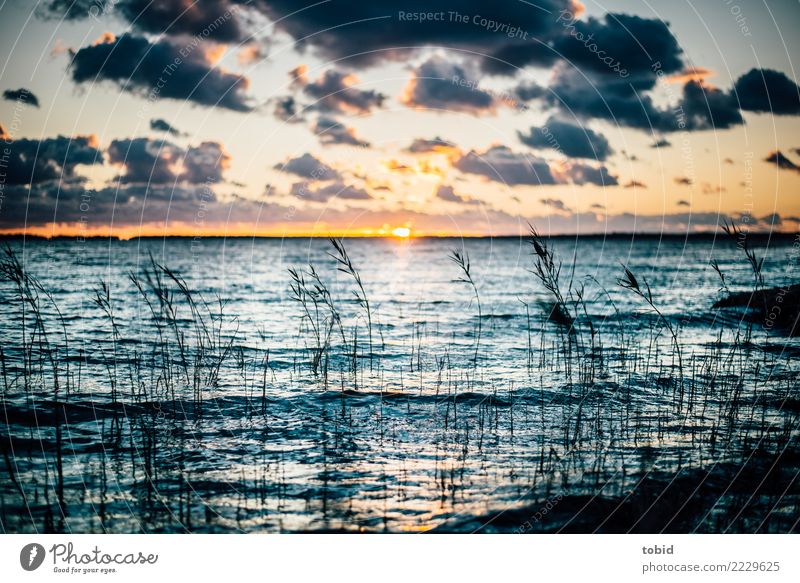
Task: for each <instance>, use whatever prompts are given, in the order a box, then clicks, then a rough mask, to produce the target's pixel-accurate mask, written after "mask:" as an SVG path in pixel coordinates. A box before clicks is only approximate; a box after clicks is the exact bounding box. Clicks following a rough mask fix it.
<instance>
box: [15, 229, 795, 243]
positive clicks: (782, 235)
mask: <svg viewBox="0 0 800 583" xmlns="http://www.w3.org/2000/svg"><path fill="white" fill-rule="evenodd" d="M798 236H800V232H784V231H781V232H773V233H768V232H750V233H749V234H748V237H750V238H751V239H754V240H759V241H762V240H763V241H766V240H772V239H779V240H784V239H786V240H790V239H794V238H795V237H798ZM198 238H199V239H203V240H210V239H273V240H282V239H328V238H330V235H197V236H187V235H160V236H155V235H147V236H141V237H131V238H130V239H121V238H119V237H109V236H91V237H83V238H82V239H83V240H84V241H108V240H109V239H112V240H116V241H121V242H124V241H142V240H144V241H147V240H164V239H175V240H182V239H183V240H188V241H191V240H193V239H198ZM336 238H343V239H388V240H408V239H398V238H397V237H392V236H375V235H348V236H345V237H336ZM527 238H528V236H527V235H419V236H413V237H411V238H410V239H437V240H441V239H456V240H461V239H476V240H477V239H527ZM549 238H552V239H632V238H639V239H671V240H676V239H697V240H700V239H725V238H726V237H725V235H724V233H719V232H716V231H711V232H707V233H652V232H645V233H632V232H612V233H585V234H566V233H560V234H554V235H549ZM21 239H31V240H36V241H76V240H77V238H76V237H74V236H72V237H70V236H55V237H43V236H41V235H25V234H16V235H9V234H0V241H16V240H21Z"/></svg>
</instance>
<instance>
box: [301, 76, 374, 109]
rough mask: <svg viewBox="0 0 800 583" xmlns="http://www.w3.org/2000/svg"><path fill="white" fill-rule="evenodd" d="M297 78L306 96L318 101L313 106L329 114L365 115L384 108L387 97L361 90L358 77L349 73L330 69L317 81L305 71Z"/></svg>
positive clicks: (372, 91)
mask: <svg viewBox="0 0 800 583" xmlns="http://www.w3.org/2000/svg"><path fill="white" fill-rule="evenodd" d="M300 73H301V72H299V71H296V74H295V79H296V81H297V83H298V84H300V85H302V87H303V93H305V94H306V95H307V96H309V97H311V98H313V99H315V100H316V101H315V102H314V104H312V105H311V106H310V107H311V108H312V109H318V110H320V111H325V112H329V113H349V114H366V113H370V112H371V111H372V110H373V109H375V108H379V107H381V106H382V105H383V102H384V100H385V99H386V96H385V95H384V94H382V93H378V92H377V91H374V90H369V91H364V90H361V89H358V88H357V87H356V85H357V84H358V82H359V81H358V78H357V77H356V76H355V75H353V74H350V73H343V72H341V71H336V70H334V69H329V70H328V71H325V73H323V74H322V76H321V77H320V78H319V79H317V80H316V81H309V80H308V79H307V78H306V77H305V72H304V70H303V71H302V74H300Z"/></svg>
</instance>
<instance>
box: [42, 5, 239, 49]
mask: <svg viewBox="0 0 800 583" xmlns="http://www.w3.org/2000/svg"><path fill="white" fill-rule="evenodd" d="M112 10H113V11H114V14H115V15H117V16H122V17H123V18H125V20H127V21H128V22H129V23H131V26H132V27H133V28H135V29H136V30H140V31H142V32H148V33H153V34H161V33H165V34H169V35H173V36H196V37H200V38H203V39H208V40H212V41H217V42H230V43H235V42H239V41H242V40H246V39H247V38H248V36H249V33H248V28H250V26H249V25H248V19H249V17H251V16H252V14H253V11H252V10H249V9H248V8H247V7H244V6H242V2H239V1H237V0H203V2H186V1H185V0H158V1H157V2H153V1H152V0H50V1H49V2H47V3H45V5H44V11H45V13H46V14H47V15H49V16H52V17H55V18H59V19H60V18H65V19H66V20H78V19H82V18H89V17H94V18H98V17H100V16H102V15H104V14H108V13H110V12H111V11H112Z"/></svg>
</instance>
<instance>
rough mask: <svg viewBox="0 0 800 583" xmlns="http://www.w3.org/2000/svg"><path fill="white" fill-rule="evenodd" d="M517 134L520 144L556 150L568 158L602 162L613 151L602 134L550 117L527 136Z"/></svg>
mask: <svg viewBox="0 0 800 583" xmlns="http://www.w3.org/2000/svg"><path fill="white" fill-rule="evenodd" d="M518 134H519V138H520V140H521V141H522V143H524V144H526V145H528V146H530V147H531V148H537V149H551V150H556V151H558V152H561V153H562V154H564V155H565V156H568V157H570V158H594V159H596V160H600V161H603V160H605V159H606V158H607V157H608V155H609V154H611V153H612V151H613V150H612V149H611V147H610V146H609V144H608V140H607V139H606V138H605V136H603V135H602V134H600V133H597V132H595V131H593V130H591V129H590V128H587V127H583V126H579V125H576V124H573V123H570V122H567V121H562V120H559V119H556V118H552V117H551V118H550V119H548V120H547V122H546V123H545V125H544V126H542V127H532V128H531V129H530V133H528V134H527V135H526V134H523V133H522V132H518Z"/></svg>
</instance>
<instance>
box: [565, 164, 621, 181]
mask: <svg viewBox="0 0 800 583" xmlns="http://www.w3.org/2000/svg"><path fill="white" fill-rule="evenodd" d="M566 174H567V175H568V176H569V178H570V179H571V180H572V182H573V183H575V184H578V185H583V184H594V185H596V186H617V185H618V184H619V181H618V180H617V177H616V176H612V175H611V174H609V172H608V168H606V167H605V166H598V167H596V166H590V165H589V164H570V165H569V166H568V168H567V170H566Z"/></svg>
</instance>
